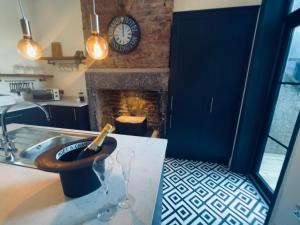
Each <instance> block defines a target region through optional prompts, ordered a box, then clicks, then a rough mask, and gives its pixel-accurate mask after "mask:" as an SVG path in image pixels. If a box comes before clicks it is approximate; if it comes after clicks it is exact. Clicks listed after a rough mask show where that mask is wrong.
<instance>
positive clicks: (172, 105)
mask: <svg viewBox="0 0 300 225" xmlns="http://www.w3.org/2000/svg"><path fill="white" fill-rule="evenodd" d="M173 99H174V97H173V95H172V96H171V106H170V108H171V111H173Z"/></svg>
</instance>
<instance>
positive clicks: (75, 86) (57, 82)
mask: <svg viewBox="0 0 300 225" xmlns="http://www.w3.org/2000/svg"><path fill="white" fill-rule="evenodd" d="M22 3H23V6H24V9H25V14H26V16H27V17H28V19H29V20H30V24H31V29H32V33H33V39H34V40H35V41H37V42H38V43H39V44H40V45H41V46H42V48H43V49H44V54H43V56H50V55H51V42H61V44H62V48H63V54H64V55H66V56H73V55H74V54H75V51H76V50H84V40H83V30H82V17H81V8H80V0H51V1H49V0H38V1H37V0H22ZM20 17H21V16H20V13H19V8H18V5H17V0H0V30H1V35H0V59H1V60H0V73H13V72H14V71H13V66H14V65H24V66H28V65H29V66H41V67H42V69H43V73H44V74H53V75H54V76H55V77H54V79H49V80H47V82H46V83H45V82H44V83H40V82H38V80H37V79H36V81H35V82H37V83H38V84H37V85H36V87H37V88H39V87H43V85H42V84H44V86H47V87H57V88H60V89H63V90H64V91H65V96H77V95H78V92H79V91H81V90H82V91H84V92H86V87H85V86H86V85H85V78H84V72H85V69H86V68H85V67H84V66H80V67H79V69H78V70H77V69H76V70H73V71H70V70H66V71H65V70H61V69H59V68H58V67H57V66H52V65H49V64H47V62H46V61H28V60H25V59H24V58H22V57H21V56H20V55H19V53H18V52H17V50H16V45H17V42H18V41H19V40H20V39H21V38H22V32H21V28H20V22H19V19H20ZM11 79H13V78H9V80H11ZM19 79H22V78H19ZM0 93H9V88H8V83H7V82H4V81H2V82H0Z"/></svg>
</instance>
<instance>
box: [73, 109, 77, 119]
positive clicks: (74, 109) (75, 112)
mask: <svg viewBox="0 0 300 225" xmlns="http://www.w3.org/2000/svg"><path fill="white" fill-rule="evenodd" d="M73 112H74V120H77V117H76V110H75V109H73Z"/></svg>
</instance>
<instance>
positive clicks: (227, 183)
mask: <svg viewBox="0 0 300 225" xmlns="http://www.w3.org/2000/svg"><path fill="white" fill-rule="evenodd" d="M163 174H164V181H163V202H162V224H163V225H177V224H178V225H190V224H191V225H248V224H249V225H262V224H264V220H265V218H266V215H267V212H268V205H267V204H266V203H265V201H264V200H263V199H262V197H261V196H260V194H259V193H258V191H257V190H256V188H255V187H254V186H253V184H252V183H251V181H250V180H249V179H248V178H247V177H246V176H242V175H240V174H236V173H233V172H230V171H229V170H228V169H227V168H226V167H224V166H222V165H218V164H215V163H206V162H198V161H190V160H182V159H170V158H169V159H166V160H165V164H164V173H163Z"/></svg>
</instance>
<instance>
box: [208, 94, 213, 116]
mask: <svg viewBox="0 0 300 225" xmlns="http://www.w3.org/2000/svg"><path fill="white" fill-rule="evenodd" d="M213 107H214V97H212V98H211V100H210V108H209V112H210V113H212V112H213Z"/></svg>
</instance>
